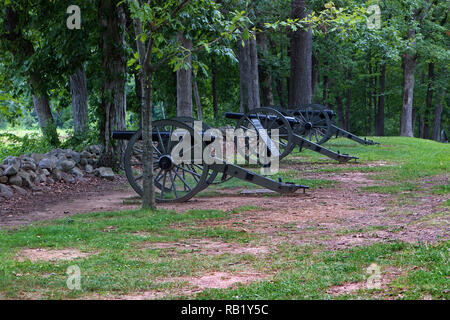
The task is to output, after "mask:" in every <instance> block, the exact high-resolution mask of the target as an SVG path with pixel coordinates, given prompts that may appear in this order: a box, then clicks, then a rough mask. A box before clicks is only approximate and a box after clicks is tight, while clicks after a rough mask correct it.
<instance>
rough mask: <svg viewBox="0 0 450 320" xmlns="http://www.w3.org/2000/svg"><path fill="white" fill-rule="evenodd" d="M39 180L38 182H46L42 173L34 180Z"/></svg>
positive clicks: (45, 177)
mask: <svg viewBox="0 0 450 320" xmlns="http://www.w3.org/2000/svg"><path fill="white" fill-rule="evenodd" d="M37 180H39V182H47V176H46V175H45V174H43V173H41V174H39V175H38V176H37V178H36V181H37Z"/></svg>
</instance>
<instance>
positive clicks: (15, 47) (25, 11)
mask: <svg viewBox="0 0 450 320" xmlns="http://www.w3.org/2000/svg"><path fill="white" fill-rule="evenodd" d="M30 10H31V9H30V7H29V6H27V5H24V6H21V5H19V4H11V3H9V4H8V6H7V7H6V8H5V9H3V13H4V14H5V16H4V18H3V20H4V25H3V28H2V30H1V31H0V39H1V40H2V44H3V46H4V47H5V48H6V49H7V50H8V51H9V52H11V53H12V54H13V56H14V58H15V60H16V63H18V64H26V65H31V67H30V68H29V69H28V71H27V73H28V74H27V77H28V83H29V85H30V87H31V90H32V95H33V105H34V110H35V112H36V114H37V117H38V120H39V125H40V127H41V129H42V132H43V134H44V136H45V137H46V139H47V140H48V141H49V142H50V143H51V144H52V145H57V144H59V140H58V134H57V132H56V126H55V120H54V119H53V115H52V112H51V109H50V102H49V97H48V93H47V88H46V83H45V79H44V77H43V74H42V72H41V70H40V69H39V66H38V65H37V64H33V63H31V61H32V58H33V56H34V55H35V47H34V44H33V42H32V40H30V38H28V36H27V35H26V34H25V33H24V27H25V26H26V24H27V23H29V21H30V17H29V12H30Z"/></svg>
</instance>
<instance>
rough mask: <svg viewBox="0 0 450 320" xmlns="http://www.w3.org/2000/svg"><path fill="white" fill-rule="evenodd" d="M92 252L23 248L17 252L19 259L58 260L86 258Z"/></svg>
mask: <svg viewBox="0 0 450 320" xmlns="http://www.w3.org/2000/svg"><path fill="white" fill-rule="evenodd" d="M90 255H92V253H87V252H81V251H80V250H78V249H59V250H51V249H42V248H38V249H23V250H21V251H20V252H19V253H18V254H17V257H16V259H17V261H20V262H24V261H28V260H29V261H32V262H36V261H58V260H74V259H79V258H86V257H88V256H90Z"/></svg>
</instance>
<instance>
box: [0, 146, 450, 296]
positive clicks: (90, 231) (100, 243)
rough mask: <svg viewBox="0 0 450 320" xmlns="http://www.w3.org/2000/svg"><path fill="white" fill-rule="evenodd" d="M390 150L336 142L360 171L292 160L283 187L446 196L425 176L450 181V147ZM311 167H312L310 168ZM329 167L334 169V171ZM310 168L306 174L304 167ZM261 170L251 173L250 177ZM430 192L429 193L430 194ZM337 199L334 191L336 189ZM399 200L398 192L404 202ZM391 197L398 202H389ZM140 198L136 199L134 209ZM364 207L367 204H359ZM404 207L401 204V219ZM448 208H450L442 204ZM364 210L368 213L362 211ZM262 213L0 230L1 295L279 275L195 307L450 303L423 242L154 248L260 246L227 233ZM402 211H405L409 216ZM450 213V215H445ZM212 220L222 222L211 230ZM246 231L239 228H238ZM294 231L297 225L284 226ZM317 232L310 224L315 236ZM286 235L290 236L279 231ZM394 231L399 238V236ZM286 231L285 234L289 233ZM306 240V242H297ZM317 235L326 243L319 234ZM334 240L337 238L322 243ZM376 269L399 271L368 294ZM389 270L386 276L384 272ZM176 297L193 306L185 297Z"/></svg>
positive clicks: (434, 249) (110, 219)
mask: <svg viewBox="0 0 450 320" xmlns="http://www.w3.org/2000/svg"><path fill="white" fill-rule="evenodd" d="M374 139H375V140H377V141H380V142H381V143H382V145H376V146H361V145H358V144H356V143H354V142H352V141H347V140H345V139H337V140H333V141H331V142H329V143H327V145H328V146H329V147H330V148H332V149H334V150H338V149H339V150H340V151H341V152H344V153H349V154H352V155H358V156H359V157H360V163H362V167H357V166H347V165H340V164H338V163H335V162H334V161H330V160H321V159H320V158H323V156H321V155H317V154H314V153H312V152H306V151H305V152H302V153H301V156H302V157H301V158H300V159H295V160H294V159H293V158H292V157H293V156H298V155H299V154H298V153H294V154H293V155H292V156H291V157H288V159H287V162H282V163H281V166H282V167H283V165H284V164H285V163H289V164H290V165H292V164H298V165H299V167H300V169H299V170H295V169H292V167H289V168H286V169H283V170H282V171H280V173H278V174H277V175H275V176H269V177H270V178H272V179H275V180H277V179H278V178H282V179H283V181H292V182H296V183H299V184H306V185H309V186H311V187H312V188H320V187H326V188H330V187H332V188H341V187H345V184H344V183H338V182H337V181H332V180H325V179H304V178H303V173H304V172H305V171H306V172H308V173H311V172H316V173H320V172H336V173H339V172H345V171H354V170H356V171H360V172H366V173H376V174H375V175H374V176H373V178H374V179H375V180H374V182H377V183H376V184H377V185H375V183H374V185H366V186H363V187H361V189H362V190H361V191H364V192H368V193H373V192H377V193H387V194H391V195H394V198H392V199H391V200H392V201H394V202H395V201H397V202H399V201H408V203H409V202H411V201H413V200H414V199H412V198H411V199H410V197H409V196H408V194H419V193H420V194H421V196H430V194H437V195H444V196H445V195H447V194H448V190H449V188H448V185H445V184H444V185H434V186H433V185H431V186H430V185H429V183H428V184H427V182H426V181H424V178H426V177H432V176H438V175H446V174H448V172H449V163H450V149H449V146H448V145H447V144H440V143H436V142H432V141H427V140H421V139H411V138H374ZM374 161H385V162H386V163H387V164H388V165H387V166H374V165H373V162H374ZM305 164H306V165H307V166H309V165H312V166H313V167H312V168H311V167H307V166H304V165H305ZM329 164H331V166H330V165H329ZM302 166H304V168H305V169H302ZM252 170H253V169H252ZM424 185H427V187H426V188H424V187H423V186H424ZM235 188H257V186H255V185H253V184H251V183H247V182H243V181H240V180H238V179H232V180H230V181H227V182H225V183H223V184H220V185H215V186H210V187H209V188H208V189H206V190H205V191H204V192H203V193H201V194H199V195H198V196H211V195H221V191H224V190H227V189H235ZM330 192H332V190H330ZM395 194H399V196H398V199H397V200H396V198H395ZM391 197H392V196H391ZM132 200H134V199H129V201H130V203H134V202H131V201H132ZM361 205H362V206H363V204H361ZM395 206H397V203H393V207H394V208H392V209H393V210H394V211H395V209H396V208H395ZM441 206H443V207H448V206H449V200H446V201H443V202H442V205H441ZM363 208H364V206H363ZM255 210H258V211H259V210H262V209H261V208H259V207H255V206H242V207H239V208H236V209H233V210H232V211H221V210H189V211H186V212H184V213H175V212H174V211H169V210H158V211H153V212H152V211H143V210H128V211H121V212H103V213H90V214H83V215H75V216H71V217H70V218H65V219H58V220H52V221H45V222H40V223H35V224H32V225H29V226H24V227H20V228H17V229H11V230H1V231H0V297H3V296H4V297H6V298H20V297H23V295H24V294H25V296H28V297H32V298H33V297H37V298H44V299H60V298H85V297H95V295H100V296H102V295H112V296H115V295H116V296H117V295H121V294H129V293H136V292H139V291H151V290H156V291H158V290H160V291H161V290H162V291H164V290H169V291H170V290H174V291H175V292H176V290H177V289H180V288H182V287H183V286H184V285H185V284H183V283H177V282H174V281H173V278H174V277H179V276H193V275H201V274H205V273H210V272H215V271H224V272H229V273H233V272H248V270H255V271H256V272H260V273H261V274H268V275H273V278H272V279H267V280H263V281H259V282H255V283H251V284H248V285H239V286H237V287H234V288H232V289H220V290H219V289H209V290H205V291H203V292H202V293H199V294H198V295H196V296H194V298H197V299H335V298H337V299H343V298H352V299H361V298H369V299H372V298H377V297H378V298H387V297H393V298H398V299H423V298H426V297H430V296H431V297H432V298H434V299H448V298H449V294H448V290H449V281H448V279H449V277H450V270H449V261H448V258H449V255H448V252H449V249H450V248H449V242H448V241H440V242H438V243H436V244H434V245H427V244H423V243H416V244H407V243H402V242H398V243H383V244H373V245H370V246H364V247H356V248H353V249H346V250H334V251H330V250H327V249H326V248H325V247H323V246H321V245H314V246H312V245H310V246H295V245H292V244H291V243H279V244H277V245H274V248H273V249H272V250H271V251H270V252H269V253H268V254H267V255H256V256H253V255H248V254H230V253H224V254H218V255H206V254H201V253H199V252H195V251H192V250H178V251H176V252H175V253H174V252H171V251H170V250H166V249H153V250H150V249H146V248H148V247H151V244H152V243H155V242H158V243H160V242H180V241H188V240H190V241H196V239H209V240H212V241H221V242H228V243H233V244H235V245H256V246H257V245H260V244H261V243H267V242H269V243H270V242H271V239H269V238H268V237H267V236H266V235H265V234H259V233H252V232H249V231H246V230H241V229H240V228H230V227H227V226H226V224H225V222H226V221H227V220H228V219H230V218H232V217H235V215H236V214H240V213H243V212H251V211H255ZM402 212H403V211H402ZM439 214H441V215H444V214H445V213H439ZM206 222H214V223H212V224H211V225H210V226H208V225H207V224H206ZM236 223H238V222H236ZM276 227H282V228H280V232H285V231H283V230H285V229H287V228H288V227H289V228H291V229H292V230H291V229H290V230H289V231H291V232H293V231H296V224H292V225H290V224H286V225H282V226H276ZM314 228H316V226H311V228H310V229H311V230H309V231H313V229H314ZM281 229H283V230H281ZM385 229H389V227H388V226H385V225H383V221H379V222H378V223H377V224H376V225H373V226H367V227H365V228H362V229H349V230H341V231H340V233H339V235H346V234H352V233H359V232H363V233H368V232H372V231H376V230H385ZM391 231H393V230H391ZM286 232H287V231H286ZM299 236H300V235H299ZM317 236H318V237H319V236H320V235H317ZM325 236H330V235H328V234H327V235H323V237H325ZM24 248H47V249H62V248H76V249H79V250H80V251H82V252H88V253H91V254H92V255H90V256H88V257H87V258H84V259H81V258H80V259H76V260H73V261H64V260H58V261H53V262H45V261H38V262H30V261H25V262H19V261H17V260H16V256H17V254H18V253H19V252H20V250H22V249H24ZM372 263H376V264H377V265H379V266H380V267H381V270H382V272H384V273H383V274H382V276H383V277H385V276H386V277H387V276H388V274H387V272H390V270H398V275H396V276H395V277H392V283H391V284H389V285H388V287H387V288H383V289H381V290H377V289H371V290H369V289H366V287H365V285H364V283H365V281H366V280H367V276H368V274H367V273H366V269H367V267H368V266H369V265H370V264H372ZM71 265H78V266H79V267H80V269H81V272H82V290H81V291H70V290H69V289H67V286H66V280H67V275H66V270H67V268H68V267H69V266H71ZM383 270H384V271H383ZM346 283H360V284H361V289H360V290H358V291H356V292H349V293H346V294H344V295H342V296H338V297H335V296H332V295H330V294H329V293H327V291H328V290H329V289H330V288H332V287H334V286H340V285H343V284H346ZM174 294H175V296H172V297H176V298H182V297H183V298H186V297H185V296H182V294H180V295H179V296H176V293H174Z"/></svg>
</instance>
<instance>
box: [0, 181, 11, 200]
mask: <svg viewBox="0 0 450 320" xmlns="http://www.w3.org/2000/svg"><path fill="white" fill-rule="evenodd" d="M13 195H14V192H13V191H12V189H11V188H10V187H8V186H6V185H4V184H0V196H2V197H4V198H7V199H9V198H11V197H12V196H13Z"/></svg>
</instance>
